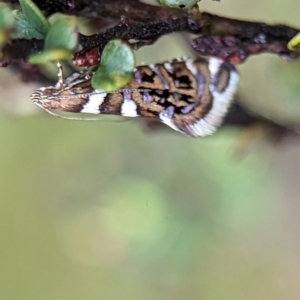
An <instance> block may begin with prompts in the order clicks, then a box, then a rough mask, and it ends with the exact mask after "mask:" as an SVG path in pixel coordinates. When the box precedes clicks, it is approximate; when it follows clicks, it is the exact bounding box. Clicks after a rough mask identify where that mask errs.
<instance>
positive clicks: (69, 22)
mask: <svg viewBox="0 0 300 300" xmlns="http://www.w3.org/2000/svg"><path fill="white" fill-rule="evenodd" d="M77 39H78V34H77V28H76V22H75V19H74V18H72V17H66V16H59V17H57V18H56V20H55V21H54V23H53V24H52V25H51V27H50V30H49V32H48V34H47V36H46V39H45V49H46V50H48V49H57V48H58V49H60V48H65V49H68V50H73V49H74V48H75V47H76V45H77Z"/></svg>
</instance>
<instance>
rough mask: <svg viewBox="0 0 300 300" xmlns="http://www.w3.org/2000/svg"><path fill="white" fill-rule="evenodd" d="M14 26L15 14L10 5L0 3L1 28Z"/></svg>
mask: <svg viewBox="0 0 300 300" xmlns="http://www.w3.org/2000/svg"><path fill="white" fill-rule="evenodd" d="M13 26H14V16H13V14H12V11H11V9H10V7H9V6H8V5H7V4H5V3H0V30H3V29H8V28H12V27H13Z"/></svg>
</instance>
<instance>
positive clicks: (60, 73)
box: [55, 61, 64, 89]
mask: <svg viewBox="0 0 300 300" xmlns="http://www.w3.org/2000/svg"><path fill="white" fill-rule="evenodd" d="M57 69H58V73H57V77H58V81H57V84H56V86H55V87H56V88H57V89H61V88H62V86H63V84H64V78H63V68H62V65H61V64H60V62H59V61H57Z"/></svg>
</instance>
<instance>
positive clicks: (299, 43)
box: [287, 32, 300, 51]
mask: <svg viewBox="0 0 300 300" xmlns="http://www.w3.org/2000/svg"><path fill="white" fill-rule="evenodd" d="M287 47H288V49H289V50H291V51H296V50H299V49H300V32H299V33H298V34H296V35H295V36H294V37H293V38H292V39H291V40H290V41H289V42H288V45H287Z"/></svg>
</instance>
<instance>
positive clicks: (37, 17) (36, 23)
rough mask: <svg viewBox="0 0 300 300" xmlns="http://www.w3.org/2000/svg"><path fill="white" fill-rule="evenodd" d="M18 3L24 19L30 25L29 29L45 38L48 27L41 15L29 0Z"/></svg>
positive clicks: (21, 0)
mask: <svg viewBox="0 0 300 300" xmlns="http://www.w3.org/2000/svg"><path fill="white" fill-rule="evenodd" d="M19 2H20V5H21V8H22V13H23V15H24V18H25V19H26V20H27V22H28V23H29V24H30V25H31V27H33V28H34V29H35V30H36V31H38V32H39V33H40V34H41V35H42V36H43V37H45V36H46V34H47V32H48V30H49V27H50V25H49V22H48V21H47V19H46V18H45V17H44V15H43V13H42V12H41V11H40V10H39V8H38V7H37V6H36V5H35V4H34V3H33V2H32V1H31V0H20V1H19Z"/></svg>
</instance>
